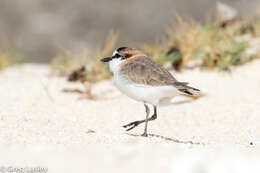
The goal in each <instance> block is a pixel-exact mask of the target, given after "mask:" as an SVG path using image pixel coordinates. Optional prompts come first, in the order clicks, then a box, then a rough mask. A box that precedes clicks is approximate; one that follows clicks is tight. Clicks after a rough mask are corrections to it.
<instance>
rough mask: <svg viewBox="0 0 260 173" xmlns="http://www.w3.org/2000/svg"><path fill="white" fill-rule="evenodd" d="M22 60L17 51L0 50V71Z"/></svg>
mask: <svg viewBox="0 0 260 173" xmlns="http://www.w3.org/2000/svg"><path fill="white" fill-rule="evenodd" d="M22 59H23V56H22V54H21V53H19V52H18V51H13V50H2V51H1V50H0V70H1V69H3V68H5V67H7V66H10V65H13V64H16V63H19V62H21V60H22Z"/></svg>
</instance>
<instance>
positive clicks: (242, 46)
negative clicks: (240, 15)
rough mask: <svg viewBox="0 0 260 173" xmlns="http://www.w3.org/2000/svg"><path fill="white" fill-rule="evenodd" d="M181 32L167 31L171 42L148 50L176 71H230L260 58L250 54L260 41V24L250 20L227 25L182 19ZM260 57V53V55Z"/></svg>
mask: <svg viewBox="0 0 260 173" xmlns="http://www.w3.org/2000/svg"><path fill="white" fill-rule="evenodd" d="M178 21H179V24H178V26H177V28H176V27H175V29H173V27H169V28H168V29H167V33H168V40H165V41H163V43H160V44H158V45H153V46H149V45H146V46H145V47H144V49H145V50H146V51H147V52H148V53H149V54H151V55H153V56H154V57H155V60H156V61H157V62H158V63H160V64H165V63H166V62H171V63H172V66H173V68H175V69H176V70H179V71H180V70H183V69H184V68H187V67H190V66H192V65H193V66H194V65H196V66H197V65H199V66H200V67H202V68H206V69H208V70H211V69H219V70H229V69H230V67H232V66H236V65H241V64H244V63H246V62H249V61H251V60H252V59H254V58H257V57H259V54H257V52H256V53H255V54H248V53H247V52H248V50H249V49H251V45H250V43H251V41H253V40H254V39H255V38H257V37H259V32H260V31H259V28H260V23H259V21H258V22H253V21H252V20H249V19H243V20H237V21H235V22H232V23H228V24H226V25H225V26H224V27H223V26H220V24H219V23H217V22H214V23H207V24H205V25H202V24H198V23H196V22H194V21H190V22H185V21H183V20H182V19H181V18H178ZM258 53H259V52H258Z"/></svg>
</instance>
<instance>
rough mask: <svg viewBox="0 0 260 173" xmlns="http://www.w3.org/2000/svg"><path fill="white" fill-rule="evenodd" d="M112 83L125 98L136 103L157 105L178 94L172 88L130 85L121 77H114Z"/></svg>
mask: <svg viewBox="0 0 260 173" xmlns="http://www.w3.org/2000/svg"><path fill="white" fill-rule="evenodd" d="M114 82H115V85H116V86H117V88H118V89H119V90H120V91H121V92H123V93H124V94H126V95H127V96H129V97H131V98H132V99H135V100H137V101H142V102H146V103H150V104H153V105H157V104H158V103H159V102H160V101H161V100H164V99H167V98H172V97H174V96H176V95H178V94H179V92H178V90H177V89H176V88H174V87H173V86H148V85H142V84H134V83H131V82H129V81H127V80H125V79H124V78H122V76H120V75H119V76H118V75H115V76H114Z"/></svg>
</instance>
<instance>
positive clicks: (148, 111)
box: [142, 104, 150, 137]
mask: <svg viewBox="0 0 260 173" xmlns="http://www.w3.org/2000/svg"><path fill="white" fill-rule="evenodd" d="M144 107H145V112H146V117H145V126H144V133H143V134H142V136H144V137H147V136H148V135H147V125H148V117H149V114H150V110H149V107H148V106H147V105H146V104H144Z"/></svg>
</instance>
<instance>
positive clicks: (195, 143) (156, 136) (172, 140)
mask: <svg viewBox="0 0 260 173" xmlns="http://www.w3.org/2000/svg"><path fill="white" fill-rule="evenodd" d="M126 134H127V135H130V136H135V137H143V136H142V135H139V134H132V133H126ZM148 137H155V138H161V139H163V140H166V141H171V142H175V143H181V144H192V145H201V144H202V143H200V142H193V141H182V140H179V139H175V138H170V137H166V136H162V135H157V134H148Z"/></svg>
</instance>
